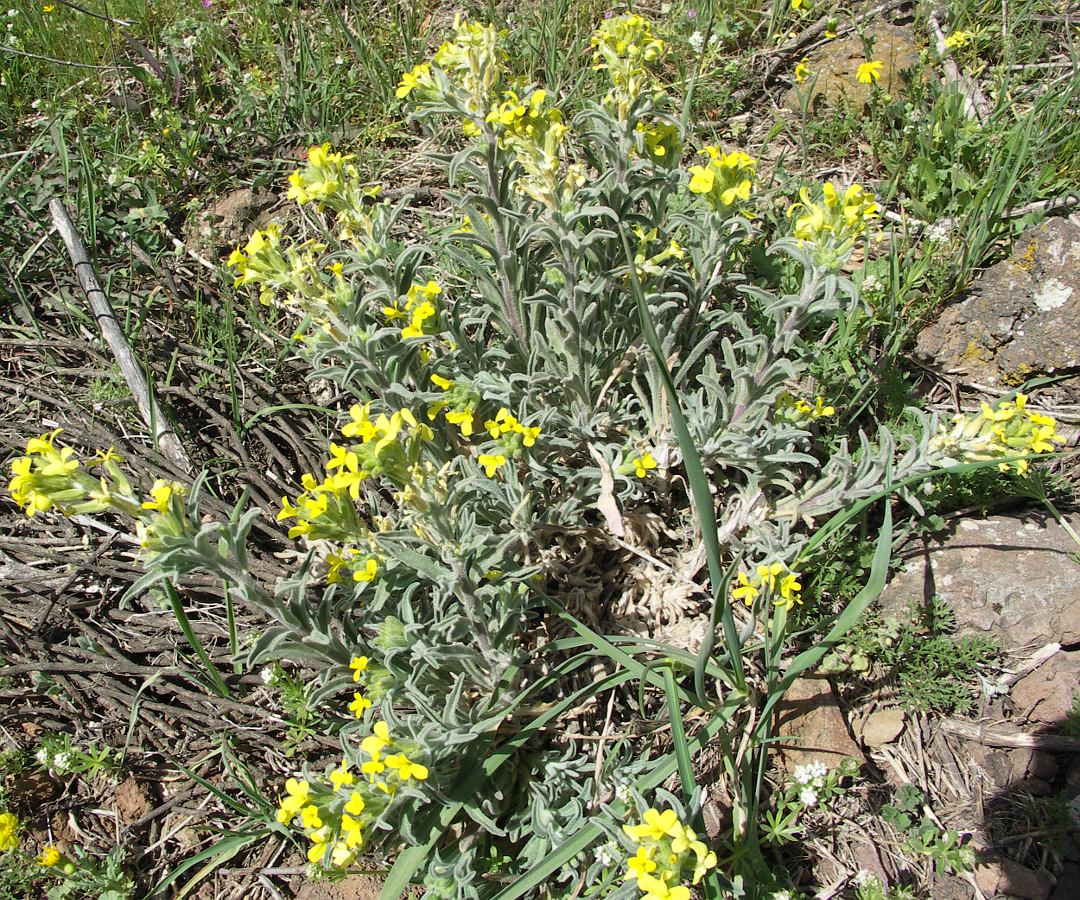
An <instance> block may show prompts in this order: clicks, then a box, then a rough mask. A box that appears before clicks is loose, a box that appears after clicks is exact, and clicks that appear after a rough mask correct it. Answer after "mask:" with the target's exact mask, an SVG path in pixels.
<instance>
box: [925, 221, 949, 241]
mask: <svg viewBox="0 0 1080 900" xmlns="http://www.w3.org/2000/svg"><path fill="white" fill-rule="evenodd" d="M926 239H927V240H929V241H933V242H934V243H935V244H944V243H945V242H946V241H947V240H948V239H949V226H948V225H946V224H945V223H944V222H935V223H934V224H933V225H931V226H930V227H929V228H927V229H926Z"/></svg>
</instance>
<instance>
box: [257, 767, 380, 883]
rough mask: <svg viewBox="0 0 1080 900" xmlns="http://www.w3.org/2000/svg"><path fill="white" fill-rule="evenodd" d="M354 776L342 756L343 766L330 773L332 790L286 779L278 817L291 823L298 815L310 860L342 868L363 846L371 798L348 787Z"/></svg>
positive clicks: (286, 823) (279, 820) (279, 803)
mask: <svg viewBox="0 0 1080 900" xmlns="http://www.w3.org/2000/svg"><path fill="white" fill-rule="evenodd" d="M354 781H355V779H354V777H353V775H352V773H350V772H349V771H348V767H347V764H346V763H345V761H344V760H342V763H341V766H340V767H339V768H338V769H335V770H334V771H333V772H331V773H330V782H331V784H332V788H331V790H329V791H328V790H326V789H325V787H323V786H314V787H315V790H313V789H312V788H313V785H312V784H311V782H309V781H307V780H299V779H296V778H290V779H288V780H287V781H286V782H285V795H284V796H283V797H282V798H281V800H280V801H279V802H278V811H277V820H278V822H280V823H281V824H282V825H289V824H291V823H294V822H295V821H296V820H297V819H299V824H300V827H301V828H303V829H304V833H305V834H306V835H307V838H308V840H310V841H311V846H310V847H309V848H308V854H307V857H308V861H309V862H312V863H324V864H325V863H326V862H329V864H330V865H331V866H333V867H336V868H343V867H345V866H347V865H349V863H351V862H352V861H353V859H354V858H355V857H356V851H357V850H358V849H359V848H360V847H361V846H363V843H364V835H363V828H364V825H365V824H366V818H364V817H362V813H363V812H364V811H365V809H367V807H368V802H367V801H365V799H364V796H363V794H361V792H360V791H358V790H351V791H348V792H347V794H346V792H345V791H344V788H346V787H348V786H351V785H352V784H353V783H354Z"/></svg>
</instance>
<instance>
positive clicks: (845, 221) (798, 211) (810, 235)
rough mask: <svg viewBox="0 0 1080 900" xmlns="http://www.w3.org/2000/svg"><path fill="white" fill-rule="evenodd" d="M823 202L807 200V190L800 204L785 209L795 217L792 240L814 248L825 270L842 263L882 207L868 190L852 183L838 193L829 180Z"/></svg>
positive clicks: (801, 193) (879, 214)
mask: <svg viewBox="0 0 1080 900" xmlns="http://www.w3.org/2000/svg"><path fill="white" fill-rule="evenodd" d="M821 194H822V202H820V203H818V202H817V201H815V200H812V199H811V198H810V189H809V188H802V189H801V190H800V191H799V198H800V202H798V203H793V204H792V205H791V206H790V207H788V212H787V214H788V218H793V217H794V218H795V237H796V238H798V239H799V241H811V242H813V243H814V245H815V252H816V255H817V258H818V261H819V262H820V263H821V265H823V266H825V267H826V268H837V267H839V266H840V265H842V264H843V262H844V261H845V260H846V259H847V256H848V254H849V253H850V252H851V249H852V247H854V246H855V242H856V241H857V240H858V239H859V237H860V236H862V234H863V233H865V231H866V229H867V228H868V227H870V226H871V225H873V224H874V223H875V222H877V221H878V219H879V218H880V217H881V207H880V206H879V205H878V203H877V201H876V200H875V199H874V195H873V194H872V193H870V191H868V190H865V189H864V188H863V187H862V185H859V184H853V185H851V186H850V187H848V188H847V190H845V191H844V192H843V193H841V192H840V191H839V190H838V189H837V187H836V185H834V184H833V183H832V182H831V181H826V182H825V183H824V184H823V185H822V187H821Z"/></svg>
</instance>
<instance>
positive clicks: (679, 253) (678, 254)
mask: <svg viewBox="0 0 1080 900" xmlns="http://www.w3.org/2000/svg"><path fill="white" fill-rule="evenodd" d="M633 232H634V237H636V238H637V241H638V249H637V251H636V252H635V253H634V267H635V268H636V269H637V275H638V278H641V279H644V278H645V277H646V276H647V275H662V274H664V271H665V269H664V263H666V262H667V261H668V260H669V259H685V258H686V251H685V250H683V248H682V247H680V246H679V242H678V241H676V240H675V239H674V238H672V239H671V240H670V241H669V242H668V245H667V247H665V248H664V249H663V250H661V251H660V252H659V253H654V254H652V255H649V247H650V245H651V244H652V243H653V241H655V240H656V239H657V237H658V236H659V231H658V230H657V229H656V228H650V229H649V230H648V231H646V230H645V229H644V228H642V227H641V226H640V225H635V226H634V227H633ZM627 277H629V276H627Z"/></svg>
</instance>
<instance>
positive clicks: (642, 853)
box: [626, 847, 656, 881]
mask: <svg viewBox="0 0 1080 900" xmlns="http://www.w3.org/2000/svg"><path fill="white" fill-rule="evenodd" d="M654 850H655V847H638V851H637V853H636V854H634V855H633V856H631V857H630V859H628V860H627V861H626V865H627V866H628V867H629V869H630V871H629V872H627V873H626V880H627V881H629V880H630V879H631V878H641V876H642V875H648V874H649V873H650V872H654V871H656V863H654V862H653V859H652V856H653V852H654Z"/></svg>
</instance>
